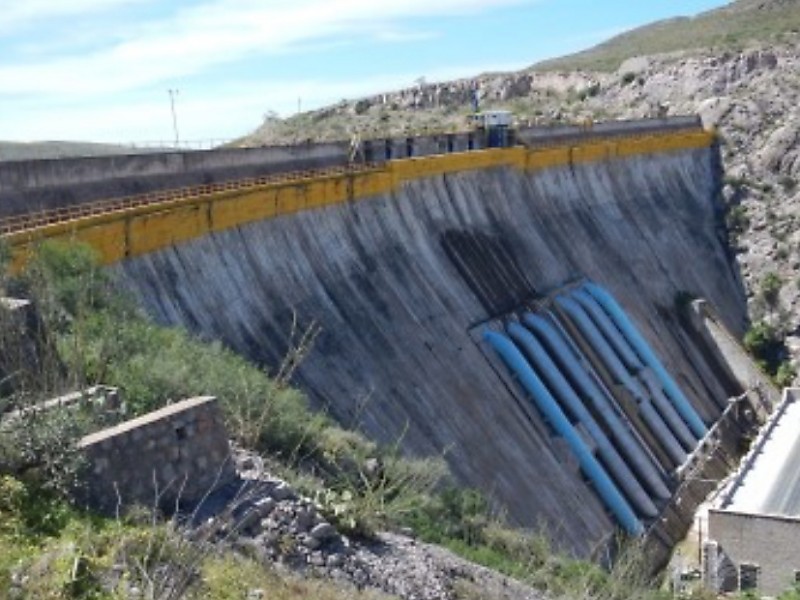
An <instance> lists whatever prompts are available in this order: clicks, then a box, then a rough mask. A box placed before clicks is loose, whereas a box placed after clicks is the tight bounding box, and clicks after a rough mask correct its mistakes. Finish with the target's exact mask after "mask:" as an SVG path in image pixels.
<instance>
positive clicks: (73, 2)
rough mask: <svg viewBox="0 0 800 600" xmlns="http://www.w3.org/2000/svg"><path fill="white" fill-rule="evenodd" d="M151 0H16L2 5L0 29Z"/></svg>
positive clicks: (15, 27)
mask: <svg viewBox="0 0 800 600" xmlns="http://www.w3.org/2000/svg"><path fill="white" fill-rule="evenodd" d="M149 1H152V0H17V1H16V2H7V3H6V6H3V17H2V19H0V31H13V30H14V29H17V28H19V27H21V26H24V25H27V24H30V23H33V22H36V21H41V20H44V19H54V18H59V17H68V16H75V15H83V14H88V13H96V12H102V11H108V10H113V9H115V8H119V7H120V6H124V5H128V4H135V3H141V2H149Z"/></svg>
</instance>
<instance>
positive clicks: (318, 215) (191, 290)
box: [19, 135, 746, 556]
mask: <svg viewBox="0 0 800 600" xmlns="http://www.w3.org/2000/svg"><path fill="white" fill-rule="evenodd" d="M699 140H700V136H699V135H698V136H696V137H694V138H693V137H691V136H689V137H683V136H679V135H676V136H674V137H671V138H670V137H665V138H663V139H662V140H661V141H660V142H659V143H651V142H645V141H641V140H640V141H637V142H625V143H623V142H614V143H609V142H604V141H598V142H591V143H586V144H580V145H569V146H565V147H553V148H549V149H541V150H540V153H539V154H538V155H536V154H535V153H534V154H532V151H527V150H525V149H523V148H512V149H502V150H485V151H481V152H477V153H465V154H463V155H457V154H454V155H450V156H447V157H441V158H440V159H438V158H436V157H429V158H425V159H422V162H419V161H417V160H416V159H411V160H406V161H396V162H395V161H390V162H389V163H387V164H386V165H384V166H381V167H375V168H374V169H373V170H371V171H370V172H369V173H362V174H359V175H346V176H343V179H341V180H338V179H335V178H334V179H332V180H331V182H329V183H327V184H325V185H323V187H322V188H318V189H319V190H321V189H325V190H327V191H317V192H314V193H312V194H309V193H308V192H304V194H299V193H295V192H293V193H294V194H295V195H294V196H292V197H293V198H295V200H294V201H291V202H290V201H288V200H281V198H282V197H281V195H280V194H281V193H282V192H280V191H277V192H274V193H275V194H277V195H275V196H269V195H267V196H265V195H263V194H265V193H267V194H272V193H273V192H265V191H264V190H258V191H254V190H250V191H249V192H248V193H244V192H240V193H238V195H237V193H232V195H231V194H229V195H226V196H224V197H222V196H213V195H212V196H210V197H206V198H201V199H197V198H194V199H191V198H190V199H185V200H183V201H180V202H179V203H178V204H176V205H174V206H172V207H171V208H170V207H169V206H165V207H162V210H161V211H157V210H154V209H153V208H152V207H151V208H149V209H148V212H147V213H146V214H144V213H141V214H136V213H135V212H134V213H125V214H119V215H116V216H115V217H114V220H113V221H108V220H107V221H104V222H102V223H100V222H93V225H92V227H98V226H101V225H102V227H118V228H119V229H117V230H116V236H114V235H111V233H110V230H105V231H104V232H103V233H102V234H98V239H103V240H107V239H117V240H120V241H119V247H117V248H111V249H108V248H101V253H104V254H103V256H104V258H105V260H106V262H108V263H110V264H112V265H113V266H112V267H111V268H112V270H113V271H114V273H115V274H116V276H117V278H118V280H119V283H120V285H121V286H123V287H124V288H126V289H127V290H129V291H130V292H131V293H132V294H133V295H134V296H135V297H136V298H137V299H138V301H139V303H140V304H141V305H142V306H143V307H144V309H145V310H146V311H147V312H148V313H149V314H151V315H152V316H153V317H154V318H155V319H156V320H157V321H159V322H161V323H164V324H170V325H181V326H184V327H186V328H187V329H189V330H190V331H192V332H194V333H196V334H198V335H202V336H204V337H206V338H215V339H219V340H221V341H222V342H223V343H225V344H226V345H228V346H230V347H231V348H233V349H234V350H236V351H237V352H239V353H241V354H243V355H245V356H247V357H249V358H250V359H252V360H254V361H256V362H258V363H259V364H262V365H265V366H266V367H273V368H274V367H275V366H276V365H278V364H279V363H280V361H281V359H282V357H283V356H284V355H285V353H286V351H287V348H288V347H289V344H290V343H291V340H290V339H289V336H290V331H291V330H292V323H293V321H294V320H295V319H297V320H298V322H299V324H300V326H301V327H303V326H310V325H312V324H314V325H315V326H318V327H320V328H321V333H320V335H319V336H318V338H317V341H316V344H315V347H314V348H313V350H312V352H311V353H310V354H309V356H308V357H307V358H306V360H305V361H304V363H303V364H302V365H301V367H300V369H299V370H298V372H297V375H296V384H297V385H299V386H300V387H301V388H302V389H303V390H305V391H306V392H307V394H308V396H309V398H310V401H311V402H312V404H313V405H314V406H316V407H318V408H320V409H323V410H326V411H328V412H329V413H330V414H331V415H332V416H333V417H334V418H335V419H337V420H338V421H339V422H341V423H342V424H344V425H346V426H353V427H356V428H359V429H360V430H362V431H364V432H365V433H366V434H367V435H369V436H370V437H371V438H373V439H377V440H380V441H382V442H385V443H395V442H397V441H398V440H401V441H402V444H401V446H402V448H403V450H404V451H405V452H407V453H409V454H411V455H416V456H440V455H444V456H445V458H446V460H447V461H448V464H449V465H450V468H451V470H452V471H453V473H454V474H455V476H456V477H457V478H458V479H459V481H461V482H462V483H464V484H466V485H470V486H474V487H478V488H480V489H482V490H483V491H484V492H485V493H486V494H487V495H488V496H489V497H490V498H491V499H492V500H493V501H494V503H495V504H496V505H497V506H498V507H502V508H504V509H506V510H507V511H508V514H509V516H510V517H511V519H512V520H513V521H515V522H517V523H519V524H521V525H524V526H528V527H532V528H539V527H544V528H546V529H547V530H549V531H550V533H551V534H552V535H553V537H554V538H555V539H556V540H557V541H558V542H559V543H560V544H561V545H562V546H563V547H565V548H567V549H570V550H572V551H573V552H575V553H576V554H578V555H582V556H586V555H588V554H589V553H590V552H591V551H592V549H593V548H596V547H597V545H598V544H599V543H602V542H603V541H606V540H608V539H609V538H610V537H611V536H613V535H614V532H615V531H616V524H615V521H614V517H613V516H612V515H611V514H610V513H609V511H608V510H607V507H606V506H604V504H603V502H602V500H601V499H600V497H599V496H598V495H597V494H596V493H595V491H594V490H593V489H592V486H590V485H587V484H586V481H585V479H584V476H583V475H582V473H581V471H580V465H578V463H577V461H576V460H575V458H574V456H573V455H572V454H571V453H570V450H569V448H568V447H567V446H566V444H565V442H564V440H563V439H562V438H561V437H559V436H558V435H554V433H553V430H552V429H551V428H550V425H549V424H548V422H547V421H546V420H545V418H543V416H542V415H541V414H540V413H539V412H538V411H537V410H536V408H535V407H534V406H533V405H531V403H530V402H528V400H527V398H526V395H525V393H524V392H523V391H522V389H521V388H520V387H519V386H518V385H517V383H516V381H515V379H514V378H513V377H510V376H509V373H508V372H507V371H506V370H505V369H504V368H503V365H502V363H501V362H500V361H499V360H498V359H497V357H496V356H495V354H494V353H493V351H492V349H491V348H490V347H489V346H488V345H487V344H486V342H485V341H484V340H483V338H482V333H483V331H484V330H485V329H486V328H487V327H492V326H493V325H492V324H493V323H495V322H496V321H497V320H498V319H502V318H506V317H507V316H508V315H509V314H513V313H515V312H516V311H520V310H527V309H529V308H531V306H533V305H535V304H536V303H537V302H539V301H540V300H541V299H542V298H544V297H547V296H548V295H550V294H551V293H552V292H554V291H556V290H558V289H560V288H561V287H563V286H564V285H565V284H568V283H570V282H574V281H578V280H583V279H590V280H593V281H595V282H597V283H599V284H601V285H602V286H604V287H605V288H606V289H608V290H609V291H610V292H611V293H613V295H614V297H615V298H616V299H617V301H618V302H619V304H620V305H622V306H623V307H624V308H625V310H626V311H627V314H628V315H629V316H630V318H631V320H633V321H634V322H635V323H636V324H637V326H638V328H639V330H640V331H641V333H642V335H643V336H644V337H645V338H646V339H647V341H648V342H649V344H650V346H651V347H652V349H653V351H654V352H655V353H656V354H657V355H658V356H659V357H660V359H661V361H662V362H663V363H664V366H665V367H666V369H667V370H668V371H669V373H670V374H671V375H672V377H673V378H674V379H675V381H676V383H677V385H678V386H679V387H680V388H681V389H682V390H683V393H684V394H685V395H686V397H687V398H688V399H689V401H690V402H691V404H692V405H693V407H694V409H695V410H696V411H697V414H698V415H699V417H700V418H701V419H702V421H703V422H704V423H705V424H706V425H710V424H711V423H713V422H715V420H716V419H718V418H719V416H720V414H721V413H722V411H723V409H724V406H725V402H726V400H727V398H728V397H729V395H730V392H731V390H732V389H733V390H734V391H735V387H736V384H735V382H731V381H730V380H729V377H728V376H727V375H725V374H721V373H720V372H719V370H718V369H716V368H715V365H714V364H712V363H713V361H710V360H709V359H708V358H707V357H706V356H705V355H704V353H703V351H702V349H701V348H699V347H697V346H696V344H695V342H694V340H693V338H692V336H691V335H690V334H688V333H687V331H686V330H685V329H684V327H683V326H682V325H681V321H680V319H679V318H678V316H677V311H676V303H677V300H678V299H679V298H681V297H683V295H685V294H687V293H688V294H692V295H697V296H702V297H704V298H706V299H707V300H708V301H709V302H710V303H711V304H712V305H713V306H714V307H715V308H716V309H717V311H718V313H719V314H720V315H722V318H723V320H724V324H725V325H726V326H727V327H728V328H729V329H731V330H732V331H733V332H737V333H741V331H742V330H743V328H744V325H745V321H746V305H745V296H744V291H743V288H742V286H741V283H740V280H739V277H738V275H737V273H736V272H735V270H734V268H733V267H732V265H731V261H730V257H729V256H728V253H727V251H726V246H725V243H724V233H723V231H724V230H723V228H722V223H721V207H720V206H719V205H718V204H717V202H718V189H719V186H720V179H721V174H720V173H719V172H718V164H719V162H718V157H717V155H716V153H717V151H718V150H717V148H716V147H715V146H713V145H711V144H710V142H709V139H708V138H707V137H706V138H705V141H704V142H702V143H700V141H699ZM635 143H638V144H640V146H639V150H638V151H632V150H631V148H633V147H634V146H632V145H631V144H634V145H635ZM532 155H534V156H538V158H537V159H536V160H535V161H534V162H533V163H531V156H532ZM447 161H450V162H447ZM358 178H362V179H360V180H359V179H358ZM336 181H343V183H336ZM356 181H360V182H359V183H355V182H356ZM287 185H289V184H287ZM337 186H338V187H337ZM301 187H302V186H301ZM296 188H298V185H297V184H294V188H292V187H291V186H289V187H285V188H280V189H296ZM269 189H272V188H269ZM303 189H307V188H303ZM322 198H327V199H329V200H330V201H325V202H323V201H322V200H321V199H322ZM259 199H260V200H259ZM224 203H227V208H228V209H229V211H228V213H227V214H228V215H229V218H228V220H227V221H226V222H225V223H224V225H225V226H224V227H222V226H221V225H220V223H221V221H220V220H219V219H217V220H216V221H215V219H214V217H213V215H214V211H215V210H221V209H220V207H222V206H226V205H225V204H224ZM265 206H266V208H265ZM192 207H194V208H192ZM245 207H247V208H245ZM187 210H194V211H196V214H197V215H199V216H198V217H197V219H196V220H194V221H191V220H188V221H187V219H186V216H187V215H188V214H190V213H181V212H180V211H187ZM175 211H178V212H175ZM259 211H260V212H259ZM219 214H222V213H219ZM170 215H171V216H170ZM175 215H183V216H175ZM209 215H211V217H209ZM103 218H110V217H103ZM143 218H147V219H150V220H151V225H149V226H144V225H142V224H141V222H139V225H138V226H140V229H138V230H137V229H136V227H137V225H134V223H136V222H137V221H136V220H137V219H139V220H140V219H143ZM168 219H173V220H172V221H168ZM185 222H192V223H195V225H193V226H192V229H191V231H188V230H187V232H186V234H185V235H182V236H180V237H179V238H175V237H174V236H172V234H171V233H170V232H171V231H173V229H174V228H175V227H177V228H178V230H179V231H180V228H181V227H183V225H180V224H181V223H185ZM159 223H161V224H162V225H163V224H166V223H171V225H170V226H166V225H165V226H164V227H163V228H161V229H159V228H158V227H157V225H158V224H159ZM215 223H216V224H217V225H215ZM69 227H71V226H69ZM131 227H133V229H131ZM89 230H91V228H89V229H86V228H84V229H81V228H75V227H73V229H72V230H71V231H72V235H76V236H78V237H80V236H81V235H86V231H89ZM148 230H149V233H148ZM82 232H83V233H82ZM159 232H160V233H159ZM66 234H67V230H64V231H62V232H61V233H60V234H59V235H66ZM148 235H151V236H152V237H150V238H149V239H150V240H155V241H153V242H152V243H151V244H150V245H149V246H147V247H140V250H141V252H140V251H139V250H136V249H135V248H132V247H131V246H130V244H131V243H133V244H137V243H140V244H141V243H142V242H141V241H135V240H143V239H148ZM170 236H172V237H170ZM19 239H21V238H19ZM83 239H85V238H83ZM106 252H108V253H106ZM114 253H116V254H114ZM614 393H615V394H616V393H617V391H614ZM670 477H672V475H670Z"/></svg>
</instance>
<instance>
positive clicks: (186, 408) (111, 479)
mask: <svg viewBox="0 0 800 600" xmlns="http://www.w3.org/2000/svg"><path fill="white" fill-rule="evenodd" d="M78 446H79V448H80V449H81V451H82V453H83V455H84V457H85V459H86V471H85V476H84V485H85V492H84V496H85V500H86V502H87V504H88V505H89V506H91V507H93V508H95V509H96V510H99V511H100V512H103V513H106V514H115V513H116V512H117V510H118V508H120V507H122V508H125V507H130V506H135V505H139V506H144V507H146V508H151V507H157V508H159V509H162V510H167V511H173V510H174V509H175V507H176V506H179V505H180V506H181V507H183V506H191V505H192V504H194V503H195V502H197V501H199V500H200V499H201V498H202V497H203V496H204V495H205V494H206V493H208V492H209V491H211V490H213V489H216V488H218V487H221V486H222V485H224V484H226V483H229V482H230V481H231V480H232V479H233V478H234V477H235V471H234V467H233V463H232V461H231V460H230V450H229V446H228V436H227V434H226V431H225V427H224V426H223V424H222V416H221V413H220V410H219V407H218V406H217V401H216V399H215V398H211V397H199V398H191V399H189V400H184V401H182V402H177V403H175V404H172V405H170V406H167V407H165V408H163V409H161V410H158V411H155V412H152V413H149V414H147V415H144V416H142V417H139V418H136V419H133V420H131V421H126V422H125V423H122V424H120V425H117V426H116V427H111V428H109V429H104V430H102V431H99V432H97V433H93V434H92V435H89V436H86V437H84V438H83V439H82V440H81V441H80V442H79V444H78ZM157 497H158V500H156V498H157ZM118 505H119V506H118Z"/></svg>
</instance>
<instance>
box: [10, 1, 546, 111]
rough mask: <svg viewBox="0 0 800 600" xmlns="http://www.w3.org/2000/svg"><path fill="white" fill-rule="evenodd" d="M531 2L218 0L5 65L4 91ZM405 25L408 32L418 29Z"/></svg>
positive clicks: (173, 74)
mask: <svg viewBox="0 0 800 600" xmlns="http://www.w3.org/2000/svg"><path fill="white" fill-rule="evenodd" d="M62 1H63V0H62ZM134 1H137V0H78V1H77V2H75V6H77V7H82V9H83V10H90V9H92V8H94V9H98V8H100V7H103V6H111V5H113V4H117V5H118V4H120V3H125V2H134ZM138 1H141V0H138ZM532 1H536V0H437V1H436V2H431V0H405V1H403V2H385V3H378V2H375V1H374V0H336V1H332V0H298V1H295V2H292V3H287V2H284V1H283V0H281V1H280V2H279V1H277V0H261V1H257V0H213V1H209V2H206V3H204V4H201V5H198V6H193V7H189V8H184V9H182V10H179V11H178V12H177V13H174V14H173V15H172V16H171V17H170V18H169V19H167V20H166V21H161V22H156V23H150V24H148V25H147V26H145V27H140V28H139V29H138V31H137V32H136V34H135V35H133V36H132V37H130V38H129V39H127V40H125V41H123V42H120V43H117V44H115V45H112V46H110V47H107V48H103V49H101V50H99V51H95V52H92V53H90V54H86V55H80V56H68V57H63V58H62V57H58V58H54V59H52V60H39V61H36V62H33V63H29V64H24V65H22V64H16V65H6V66H0V90H2V93H7V94H8V93H15V94H47V93H52V94H68V95H74V94H86V93H91V94H97V93H113V92H121V91H127V90H134V89H137V88H141V87H145V86H148V85H154V84H158V83H161V82H164V81H168V80H174V79H176V78H179V77H185V76H189V75H193V74H196V73H199V72H202V71H203V70H205V69H207V68H211V67H215V66H218V65H222V64H226V63H229V62H232V61H235V60H238V59H242V58H245V57H247V56H249V55H253V54H275V53H280V52H284V51H288V50H290V49H291V48H293V47H296V46H297V45H298V44H303V43H309V42H315V41H317V40H320V39H324V38H330V37H351V36H359V35H369V33H370V31H373V30H375V28H376V25H377V26H379V27H377V29H378V30H379V31H381V30H383V31H387V32H390V33H389V34H388V35H389V37H390V38H391V37H392V36H393V37H394V41H400V38H401V37H402V35H401V34H398V33H396V32H395V33H391V32H392V27H391V26H390V25H391V24H392V23H393V22H397V21H400V20H404V19H409V18H416V17H432V16H444V15H458V14H464V13H470V12H475V11H480V10H485V9H490V8H497V7H500V6H506V5H511V4H520V3H525V2H532ZM20 4H23V3H20ZM33 4H34V6H36V7H38V8H36V9H33V8H32V9H31V11H33V12H35V13H36V14H38V12H39V11H41V10H44V8H45V7H51V8H53V9H54V10H57V8H56V7H57V6H60V4H59V3H57V2H55V0H33ZM68 4H71V2H65V3H64V6H66V5H68ZM62 10H66V8H63V9H62ZM75 10H76V11H77V10H78V8H75ZM23 12H24V11H23ZM16 18H20V16H19V15H17V17H16ZM402 31H403V33H404V34H405V37H406V38H407V39H408V38H410V36H412V34H413V32H408V31H405V30H402ZM419 35H425V33H424V32H423V33H422V34H420V33H417V36H419Z"/></svg>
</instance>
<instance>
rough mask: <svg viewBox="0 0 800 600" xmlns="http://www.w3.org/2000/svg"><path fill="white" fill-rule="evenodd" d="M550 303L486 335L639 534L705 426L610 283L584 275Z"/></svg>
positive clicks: (624, 522) (612, 507)
mask: <svg viewBox="0 0 800 600" xmlns="http://www.w3.org/2000/svg"><path fill="white" fill-rule="evenodd" d="M551 308H552V310H550V311H546V312H545V313H543V314H532V313H524V314H523V315H521V322H517V321H509V322H508V323H507V324H506V331H505V332H504V333H500V332H496V331H491V330H488V329H487V330H485V331H484V333H483V337H484V340H485V341H486V342H488V343H489V345H490V346H491V347H492V348H493V349H494V350H495V351H496V352H497V354H498V355H499V356H500V358H501V359H502V360H503V362H504V363H505V364H506V366H507V367H508V368H509V370H510V371H511V373H512V374H513V375H514V376H515V378H516V379H517V381H518V382H519V384H520V385H521V386H522V388H524V390H525V392H526V393H527V395H528V396H529V397H530V399H531V401H532V402H533V404H534V405H535V406H536V407H537V408H538V410H539V412H540V413H541V414H542V415H543V416H544V417H545V419H546V421H547V422H548V423H549V424H550V425H551V426H552V428H553V430H554V431H555V433H556V434H557V435H558V436H560V437H562V438H563V439H564V440H565V441H566V442H567V443H568V445H569V447H570V448H571V450H572V452H573V453H574V454H575V456H576V457H577V458H578V462H579V464H580V467H581V470H582V472H583V473H584V475H585V476H586V477H587V479H589V481H591V483H592V485H593V486H594V487H595V489H596V490H597V493H598V494H599V496H600V498H601V500H602V501H603V503H604V504H605V506H606V508H607V509H608V510H609V511H610V512H611V514H613V515H614V517H615V519H616V520H617V522H618V523H619V524H620V526H622V528H623V529H624V530H625V531H626V532H627V533H629V534H630V535H640V534H641V533H642V532H643V531H644V525H643V523H644V522H648V521H651V520H653V519H654V518H655V517H656V516H657V515H658V512H659V508H658V507H659V506H663V504H664V502H665V501H666V500H668V499H669V498H670V496H671V493H670V489H669V487H670V484H671V483H672V481H671V476H670V471H672V470H674V469H675V468H677V467H679V466H680V465H681V464H683V462H684V461H685V460H686V457H687V454H688V453H690V452H691V451H692V450H694V448H695V447H696V446H697V444H698V441H699V440H700V439H702V437H703V436H704V435H705V433H706V431H707V428H706V425H705V424H704V423H703V421H702V419H701V418H700V416H699V415H698V414H697V412H696V411H695V409H694V408H693V407H692V405H691V403H690V402H689V400H688V399H687V398H686V397H685V396H684V395H683V393H682V392H681V391H680V389H679V388H678V386H677V385H676V384H675V382H674V380H673V379H672V378H671V377H670V376H669V374H668V373H667V371H666V369H665V368H664V367H663V365H662V364H661V362H660V361H659V360H658V358H657V357H656V355H655V353H654V352H653V351H652V349H651V348H650V346H649V345H648V344H647V342H646V341H645V339H644V338H643V337H642V335H641V334H640V333H639V331H638V330H637V329H636V327H635V326H634V325H633V323H632V322H631V321H630V319H629V318H628V316H627V315H626V314H625V312H624V311H623V310H622V308H621V307H620V305H619V304H618V303H617V302H616V300H615V299H614V298H613V297H612V296H611V294H609V293H608V292H607V291H606V290H604V289H603V288H601V287H600V286H598V285H596V284H594V283H585V284H584V285H583V286H581V287H580V288H578V289H576V290H573V291H571V292H569V293H565V294H562V295H559V296H557V297H556V298H555V300H554V302H553V305H552V307H551ZM576 340H580V343H576ZM581 343H582V344H584V348H587V347H588V348H589V349H591V353H592V354H593V355H594V358H595V361H594V363H593V362H592V361H591V360H590V359H589V358H588V357H587V356H586V354H585V353H584V352H583V351H582V350H581ZM595 367H596V368H597V369H600V371H601V372H597V371H596V370H595ZM609 385H610V386H613V387H616V388H617V389H621V390H624V391H625V392H624V393H625V394H626V395H627V396H628V397H629V398H632V400H633V406H634V408H633V409H632V408H630V407H628V408H627V411H631V410H633V411H635V414H631V413H630V412H627V413H626V410H624V409H622V408H621V407H620V405H619V403H618V402H617V400H616V399H615V396H614V395H613V394H612V393H611V392H610V391H609ZM629 416H631V417H633V419H629V418H628V417H629ZM631 420H634V421H636V422H638V423H639V425H634V424H632V423H631ZM577 427H580V428H581V429H582V430H583V431H584V432H585V433H586V434H588V438H590V440H585V439H584V437H582V436H581V434H580V433H579V431H578V429H577ZM587 442H588V443H589V444H591V445H592V446H593V448H594V449H595V450H594V451H593V449H592V448H590V446H589V445H588V444H587ZM654 446H655V447H654ZM595 451H596V456H595ZM659 456H660V457H665V458H666V460H664V459H663V458H662V460H659V458H658V457H659ZM665 462H666V466H667V467H669V468H667V469H665V467H664V466H663V465H664V463H665Z"/></svg>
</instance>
